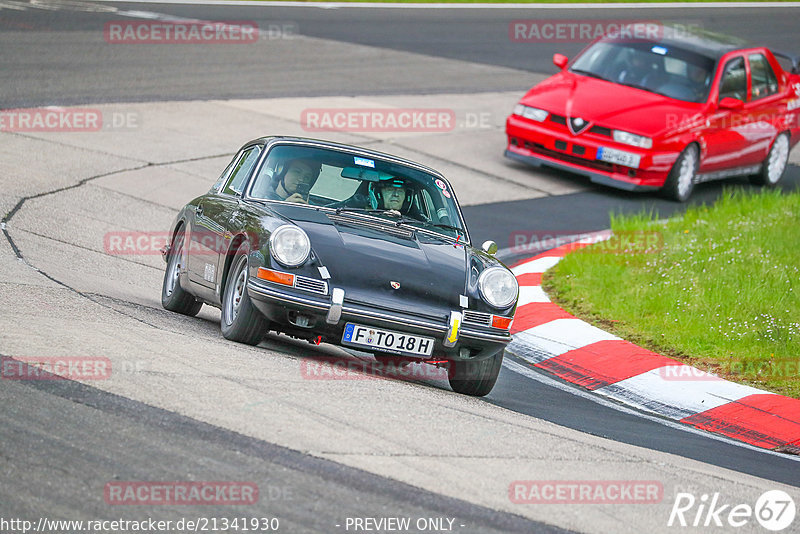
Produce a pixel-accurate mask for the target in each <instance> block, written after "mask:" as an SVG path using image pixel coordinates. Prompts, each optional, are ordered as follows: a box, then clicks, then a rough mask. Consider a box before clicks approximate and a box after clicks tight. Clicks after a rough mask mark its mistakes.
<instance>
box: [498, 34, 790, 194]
mask: <svg viewBox="0 0 800 534" xmlns="http://www.w3.org/2000/svg"><path fill="white" fill-rule="evenodd" d="M642 33H643V32H626V33H625V34H624V35H625V36H623V33H620V34H619V35H616V36H611V35H607V36H605V37H603V38H601V39H598V40H597V41H595V42H593V43H592V44H590V45H589V46H588V47H587V48H586V49H584V50H583V52H581V53H580V54H579V55H578V56H577V57H576V58H575V59H574V60H573V61H572V62H570V61H569V59H568V58H567V57H565V56H563V55H561V54H556V55H555V56H553V63H555V65H556V66H557V67H558V68H560V69H561V72H559V73H558V74H556V75H554V76H551V77H550V78H548V79H547V80H545V81H543V82H541V83H540V84H538V85H536V86H534V87H533V88H532V89H531V90H530V91H528V93H527V94H526V95H525V96H524V97H523V98H522V100H520V101H519V103H518V104H517V105H516V106H515V108H514V112H513V113H512V114H511V115H510V116H509V117H508V119H507V121H506V135H507V137H508V139H507V142H508V144H507V148H506V152H505V154H506V156H508V157H509V158H512V159H515V160H520V161H523V162H526V163H530V164H532V165H535V166H541V165H547V166H549V167H555V168H557V169H563V170H567V171H570V172H573V173H577V174H581V175H584V176H588V177H589V178H590V179H591V181H592V182H595V183H599V184H604V185H608V186H611V187H616V188H620V189H626V190H631V191H652V190H661V191H662V192H663V193H664V194H665V195H666V196H668V197H670V198H673V199H675V200H677V201H680V202H683V201H685V200H687V199H688V198H689V196H690V195H691V193H692V190H693V188H694V186H695V184H698V183H700V182H706V181H710V180H718V179H722V178H728V177H732V176H749V177H750V179H751V181H752V182H753V183H756V184H760V185H766V186H774V185H776V184H777V183H778V182H779V181H780V179H781V177H782V176H783V173H784V171H785V169H786V163H787V160H788V158H789V151H790V150H791V148H792V147H794V146H795V144H797V142H798V141H800V120H799V119H798V117H799V114H800V74H798V58H796V57H790V56H787V55H785V54H778V53H777V52H776V53H773V52H771V51H770V50H769V49H767V48H764V47H752V46H749V45H748V44H747V43H745V42H743V41H740V40H738V39H736V38H733V37H727V36H721V35H719V34H712V33H709V32H702V33H700V32H690V31H689V30H681V31H680V32H678V31H677V30H674V29H672V28H671V27H669V26H657V31H655V32H653V31H648V32H644V33H645V34H647V35H649V36H650V38H648V39H640V38H631V37H629V35H631V34H633V35H641V34H642ZM776 56H778V57H781V58H783V59H786V60H788V62H791V64H792V67H791V68H790V72H786V71H784V69H783V68H782V66H781V64H780V63H779V62H778V60H777V59H776Z"/></svg>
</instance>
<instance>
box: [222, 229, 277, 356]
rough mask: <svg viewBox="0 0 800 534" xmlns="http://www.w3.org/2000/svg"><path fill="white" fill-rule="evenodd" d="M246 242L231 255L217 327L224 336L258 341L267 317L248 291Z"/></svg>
mask: <svg viewBox="0 0 800 534" xmlns="http://www.w3.org/2000/svg"><path fill="white" fill-rule="evenodd" d="M247 250H248V249H247V245H245V244H242V246H240V247H239V249H238V250H237V251H236V255H234V257H233V262H232V264H231V270H230V273H228V279H227V282H226V283H225V293H224V295H223V297H222V318H221V320H220V328H221V330H222V335H223V336H224V337H225V339H230V340H231V341H238V342H239V343H245V344H247V345H258V344H259V343H260V342H261V340H262V339H263V338H264V334H266V333H267V327H268V326H269V321H267V319H266V318H265V317H264V316H263V315H261V312H259V311H258V310H257V309H256V308H255V306H253V303H252V302H251V301H250V296H249V295H248V294H247V277H248V269H247V261H248V260H247Z"/></svg>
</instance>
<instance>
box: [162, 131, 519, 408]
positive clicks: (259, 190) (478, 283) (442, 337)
mask: <svg viewBox="0 0 800 534" xmlns="http://www.w3.org/2000/svg"><path fill="white" fill-rule="evenodd" d="M170 235H171V236H172V237H171V240H170V244H169V245H168V246H167V247H165V249H164V251H163V252H164V258H165V260H166V262H167V268H166V272H165V274H164V284H163V288H162V293H161V301H162V304H163V306H164V307H165V308H166V309H168V310H172V311H175V312H179V313H183V314H187V315H196V314H197V313H198V311H199V310H200V307H201V306H202V305H203V304H204V303H205V304H209V305H211V306H215V307H218V308H221V311H222V319H221V328H222V334H223V335H224V336H225V337H226V338H228V339H231V340H234V341H239V342H242V343H248V344H251V345H255V344H258V343H259V342H260V341H261V339H262V338H263V337H264V335H265V334H266V333H267V332H268V331H271V330H272V331H276V332H281V333H285V334H288V335H290V336H293V337H297V338H301V339H306V340H309V341H312V342H314V343H320V342H323V341H324V342H330V343H335V344H339V345H343V346H347V347H352V348H355V349H359V350H363V351H367V352H372V353H374V354H375V355H376V357H377V358H387V359H391V360H392V361H397V360H399V361H402V362H411V361H424V362H427V363H431V364H434V365H439V366H442V367H447V368H448V377H449V381H450V385H451V387H452V388H453V390H455V391H457V392H460V393H465V394H468V395H477V396H482V395H486V394H487V393H489V391H491V389H492V387H494V384H495V381H496V380H497V375H498V373H499V371H500V367H501V365H502V361H503V354H504V349H505V346H506V344H507V343H508V342H509V341H510V340H511V336H510V334H509V330H510V326H511V321H512V320H513V317H514V311H515V309H516V303H517V295H518V286H517V281H516V279H515V278H514V275H513V274H512V273H511V271H509V270H508V269H507V268H506V267H505V266H504V265H503V264H502V263H501V262H500V261H498V260H497V259H496V258H495V257H494V256H493V254H494V253H495V252H496V250H497V245H496V244H495V243H493V242H491V241H487V242H486V243H484V244H483V247H482V249H478V248H474V247H473V246H472V245H471V242H470V237H469V232H468V231H467V227H466V225H465V224H464V219H463V217H462V214H461V210H460V208H459V205H458V202H457V201H456V196H455V192H454V191H453V189H452V188H451V186H450V184H449V183H448V181H447V180H446V179H445V178H444V176H442V175H441V174H439V173H438V172H436V171H435V170H433V169H430V168H427V167H424V166H422V165H419V164H417V163H414V162H411V161H407V160H403V159H400V158H396V157H393V156H390V155H387V154H382V153H379V152H373V151H368V150H364V149H361V148H357V147H352V146H346V145H339V144H334V143H329V142H323V141H315V140H310V139H302V138H288V137H265V138H261V139H257V140H255V141H252V142H250V143H247V144H246V145H245V146H244V147H242V149H241V150H240V151H239V152H238V153H237V154H236V156H235V157H234V158H233V160H232V161H231V162H230V164H229V165H228V167H227V168H226V169H225V171H224V172H223V173H222V175H221V176H220V177H219V179H218V180H217V182H216V183H215V184H214V186H213V187H212V188H211V190H210V191H209V192H208V193H207V194H205V195H203V196H201V197H198V198H196V199H194V200H192V201H191V202H189V203H188V204H187V205H186V206H185V207H184V208H183V209H182V210H181V211H180V213H179V214H178V216H177V217H176V219H175V221H174V223H173V225H172V227H171V234H170Z"/></svg>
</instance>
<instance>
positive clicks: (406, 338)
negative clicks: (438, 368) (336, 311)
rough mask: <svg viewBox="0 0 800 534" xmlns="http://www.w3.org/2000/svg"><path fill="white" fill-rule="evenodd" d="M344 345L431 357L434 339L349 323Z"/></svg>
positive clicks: (345, 330)
mask: <svg viewBox="0 0 800 534" xmlns="http://www.w3.org/2000/svg"><path fill="white" fill-rule="evenodd" d="M342 343H347V344H349V345H358V346H360V347H370V348H373V349H376V350H382V351H384V352H393V353H395V354H413V355H417V356H430V355H431V353H432V352H433V338H432V337H423V336H415V335H412V334H406V333H404V332H394V331H392V330H383V329H381V328H375V327H373V326H364V325H360V324H355V323H347V324H346V325H345V326H344V335H343V336H342Z"/></svg>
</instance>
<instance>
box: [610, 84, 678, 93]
mask: <svg viewBox="0 0 800 534" xmlns="http://www.w3.org/2000/svg"><path fill="white" fill-rule="evenodd" d="M618 83H619V85H624V86H625V87H633V88H634V89H641V90H642V91H647V92H648V93H655V94H657V95H661V96H668V95H665V94H664V93H660V92H658V91H656V90H655V89H651V88H649V87H645V86H644V85H639V84H638V83H623V82H618Z"/></svg>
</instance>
